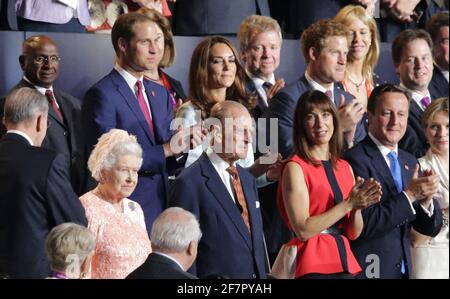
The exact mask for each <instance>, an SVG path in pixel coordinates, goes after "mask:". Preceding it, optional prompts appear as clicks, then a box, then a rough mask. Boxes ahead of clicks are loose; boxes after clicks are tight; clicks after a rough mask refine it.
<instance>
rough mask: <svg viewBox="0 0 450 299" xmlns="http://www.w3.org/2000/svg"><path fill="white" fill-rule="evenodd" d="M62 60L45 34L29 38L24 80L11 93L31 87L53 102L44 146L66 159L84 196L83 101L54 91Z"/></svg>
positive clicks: (0, 130)
mask: <svg viewBox="0 0 450 299" xmlns="http://www.w3.org/2000/svg"><path fill="white" fill-rule="evenodd" d="M60 61H61V57H60V56H59V50H58V47H57V45H56V44H55V42H54V41H53V40H52V39H51V38H49V37H48V36H45V35H37V36H32V37H30V38H28V39H27V40H25V42H24V43H23V45H22V54H21V55H20V57H19V63H20V66H21V68H22V70H23V77H22V80H21V81H20V82H19V83H18V84H17V85H16V86H15V87H13V88H12V90H11V91H10V92H12V91H14V90H16V89H19V88H21V87H30V88H34V89H36V90H37V91H39V92H40V93H41V94H43V95H45V96H46V98H47V100H48V103H49V113H48V118H49V120H50V121H51V123H52V125H51V126H50V127H49V128H48V130H47V135H46V136H45V139H44V142H43V144H42V146H43V147H44V148H50V149H52V150H54V151H56V152H58V153H61V154H63V155H65V156H66V159H67V169H68V171H69V172H70V178H71V183H72V187H73V189H74V191H75V192H76V193H77V194H78V195H81V194H84V193H85V192H86V191H88V189H89V186H88V185H89V183H88V182H89V181H88V180H89V175H88V173H87V170H86V157H87V155H86V153H85V146H84V140H83V137H82V136H83V135H82V132H81V117H80V113H81V112H80V111H81V102H80V100H79V99H76V98H74V97H73V96H71V95H69V94H67V93H64V92H61V91H59V90H57V89H55V88H54V86H53V83H54V82H55V80H56V78H57V77H58V74H59V67H60ZM10 92H9V93H10ZM4 102H5V99H4V98H2V99H0V117H2V116H3V106H4ZM4 134H5V128H4V126H3V125H1V124H0V137H1V136H3V135H4Z"/></svg>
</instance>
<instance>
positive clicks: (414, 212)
mask: <svg viewBox="0 0 450 299" xmlns="http://www.w3.org/2000/svg"><path fill="white" fill-rule="evenodd" d="M402 193H403V194H405V196H406V199H407V200H408V203H409V206H410V207H411V210H412V212H413V214H414V215H416V210H414V207H413V204H412V202H411V200H410V199H409V197H408V194H406V192H405V191H403V192H402Z"/></svg>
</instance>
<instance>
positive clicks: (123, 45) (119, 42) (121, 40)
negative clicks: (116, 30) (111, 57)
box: [117, 37, 128, 53]
mask: <svg viewBox="0 0 450 299" xmlns="http://www.w3.org/2000/svg"><path fill="white" fill-rule="evenodd" d="M117 45H118V46H119V50H120V52H123V53H125V52H126V49H127V47H128V43H127V41H126V40H125V39H124V38H123V37H119V39H118V40H117Z"/></svg>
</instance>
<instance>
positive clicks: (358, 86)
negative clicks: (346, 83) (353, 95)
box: [348, 76, 366, 92]
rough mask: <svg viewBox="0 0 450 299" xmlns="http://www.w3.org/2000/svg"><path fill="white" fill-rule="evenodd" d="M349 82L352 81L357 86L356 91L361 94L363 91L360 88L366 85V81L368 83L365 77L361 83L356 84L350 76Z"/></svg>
mask: <svg viewBox="0 0 450 299" xmlns="http://www.w3.org/2000/svg"><path fill="white" fill-rule="evenodd" d="M348 80H350V82H352V83H353V85H355V86H356V91H357V92H360V91H361V89H360V87H361V85H362V84H363V83H364V81H366V80H365V79H364V77H363V78H362V80H361V82H360V83H356V82H355V81H353V80H352V78H351V77H350V76H348Z"/></svg>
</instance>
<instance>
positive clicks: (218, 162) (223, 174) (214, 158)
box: [206, 147, 236, 203]
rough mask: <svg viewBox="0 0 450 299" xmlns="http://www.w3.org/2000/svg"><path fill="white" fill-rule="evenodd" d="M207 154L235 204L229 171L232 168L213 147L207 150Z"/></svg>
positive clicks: (234, 164)
mask: <svg viewBox="0 0 450 299" xmlns="http://www.w3.org/2000/svg"><path fill="white" fill-rule="evenodd" d="M206 154H207V155H208V158H209V160H210V161H211V163H212V165H213V166H214V169H215V170H216V171H217V174H218V175H219V177H220V178H221V179H222V182H223V184H224V185H225V188H227V190H228V193H230V196H231V198H232V199H233V201H234V203H236V199H235V198H234V190H233V187H232V186H231V175H230V173H229V172H228V171H227V168H228V167H230V164H228V162H226V161H225V160H223V159H222V158H221V157H219V156H218V155H217V154H216V153H215V152H214V151H213V149H212V148H211V147H208V149H207V150H206ZM233 166H235V167H236V162H234V163H233Z"/></svg>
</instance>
